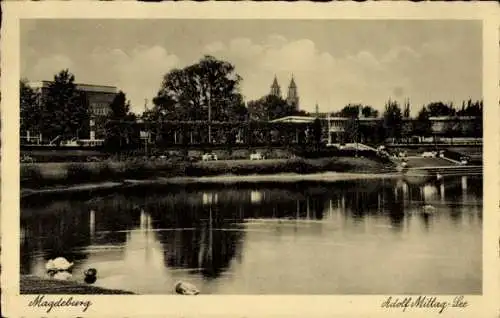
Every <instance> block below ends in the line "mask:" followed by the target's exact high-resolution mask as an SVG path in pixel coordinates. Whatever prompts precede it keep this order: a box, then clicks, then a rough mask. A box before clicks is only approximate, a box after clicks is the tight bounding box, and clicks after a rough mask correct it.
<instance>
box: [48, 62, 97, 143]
mask: <svg viewBox="0 0 500 318" xmlns="http://www.w3.org/2000/svg"><path fill="white" fill-rule="evenodd" d="M74 81H75V76H74V75H73V74H71V73H70V72H69V70H67V69H66V70H62V71H60V72H59V73H58V74H56V75H55V76H54V81H53V82H51V83H50V84H49V87H48V89H47V94H46V96H45V99H44V102H43V110H42V116H41V122H42V132H43V134H44V136H47V137H48V138H50V139H53V138H55V137H57V136H61V137H62V138H61V140H63V139H71V138H73V137H76V136H77V134H78V133H79V132H80V134H81V132H83V133H85V131H87V130H88V124H89V107H88V100H87V97H86V96H85V94H84V93H82V92H80V91H78V90H77V89H76V85H75V83H74Z"/></svg>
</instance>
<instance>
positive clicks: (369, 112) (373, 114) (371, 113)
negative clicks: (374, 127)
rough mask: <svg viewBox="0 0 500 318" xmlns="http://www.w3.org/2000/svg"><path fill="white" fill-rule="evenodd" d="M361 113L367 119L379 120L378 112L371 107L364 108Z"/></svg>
mask: <svg viewBox="0 0 500 318" xmlns="http://www.w3.org/2000/svg"><path fill="white" fill-rule="evenodd" d="M361 113H362V114H363V116H364V117H366V118H377V117H378V115H379V114H378V110H376V109H374V108H373V107H371V106H363V109H362V110H361Z"/></svg>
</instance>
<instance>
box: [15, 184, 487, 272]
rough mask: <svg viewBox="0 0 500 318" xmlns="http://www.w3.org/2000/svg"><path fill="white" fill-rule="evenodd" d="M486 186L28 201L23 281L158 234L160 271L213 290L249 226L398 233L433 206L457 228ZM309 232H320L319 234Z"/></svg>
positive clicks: (280, 189)
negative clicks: (46, 265)
mask: <svg viewBox="0 0 500 318" xmlns="http://www.w3.org/2000/svg"><path fill="white" fill-rule="evenodd" d="M481 184H482V180H481V179H480V178H471V177H468V178H466V179H464V178H461V177H456V178H453V177H447V178H445V179H444V180H443V181H442V184H438V183H430V184H425V185H422V184H420V185H418V184H408V183H406V182H404V181H402V180H369V181H367V180H363V181H349V182H346V181H344V182H336V183H331V184H319V183H307V184H299V185H294V186H286V185H283V184H281V185H275V186H268V185H267V186H266V187H265V188H259V187H256V186H253V187H250V188H238V187H233V188H231V189H223V190H222V189H219V190H210V189H196V188H194V189H182V188H174V189H172V188H153V189H144V190H142V192H141V191H134V192H131V193H125V192H124V193H119V194H115V195H110V196H103V197H98V198H80V199H79V200H75V199H61V200H50V201H48V202H47V201H44V200H42V199H32V200H23V202H22V209H21V213H22V216H21V227H22V231H23V234H24V239H23V240H22V241H21V272H22V273H23V274H27V273H32V272H33V271H34V269H33V268H34V264H35V263H36V262H40V261H43V260H47V259H49V258H53V257H56V256H63V257H66V258H67V259H68V260H69V261H75V262H76V263H78V262H79V261H82V260H84V259H86V258H88V256H89V253H92V249H91V248H90V247H93V246H94V247H95V246H118V247H120V246H124V245H126V244H127V242H128V241H127V240H128V236H127V233H128V232H130V231H132V230H134V229H137V228H141V229H142V230H145V231H150V232H154V233H155V235H154V239H155V240H158V241H159V243H158V244H159V246H161V249H162V253H163V256H164V257H163V260H162V261H163V262H164V264H163V265H162V266H164V267H166V268H170V269H173V270H175V269H185V270H189V271H190V272H191V273H193V274H194V275H198V274H200V275H201V277H203V278H204V279H205V280H212V279H214V278H218V277H220V276H221V275H224V273H225V272H226V271H228V270H229V269H230V268H231V266H232V262H240V263H241V262H242V260H243V258H244V257H245V255H244V254H243V252H242V250H243V243H244V240H245V236H246V233H247V231H250V230H251V229H250V228H249V226H248V223H247V222H248V221H249V220H263V221H266V220H271V221H272V220H291V221H293V220H296V221H297V222H296V223H295V225H293V226H294V228H293V229H294V231H295V233H302V234H304V233H306V232H305V231H306V230H305V227H299V226H298V225H299V223H300V222H303V221H309V222H310V223H311V224H313V223H314V222H320V223H321V222H326V223H328V222H329V223H334V222H336V220H337V216H336V215H337V214H335V213H337V212H335V211H338V213H340V214H339V215H338V217H340V218H343V219H344V220H352V221H353V222H355V223H356V222H358V223H359V222H364V220H365V219H366V218H367V217H370V218H372V217H376V218H379V219H384V220H386V221H385V222H387V224H388V225H390V227H391V228H392V229H393V230H394V231H395V232H396V233H397V232H400V231H401V230H402V229H403V228H404V226H405V218H406V219H407V220H409V218H410V214H411V213H413V212H414V211H418V210H419V209H420V208H421V207H422V206H423V205H425V204H434V205H436V206H440V205H441V206H447V207H448V208H449V210H448V211H450V212H449V213H450V217H451V218H453V219H454V220H457V222H458V221H459V220H460V218H461V215H462V213H463V209H462V208H461V205H463V204H466V203H467V202H479V204H481V202H482V199H481V195H482V186H481ZM471 200H472V201H471ZM474 200H476V201H474ZM334 210H335V211H334ZM412 211H413V212H412ZM144 215H147V217H148V224H149V225H148V226H147V227H146V228H145V227H144V224H145V223H144V222H145V219H144V217H145V216H144ZM480 216H481V214H480V213H479V217H480ZM433 217H434V216H432V215H423V214H421V215H420V216H419V217H418V218H417V219H420V220H421V222H422V224H423V226H424V228H425V229H427V230H429V229H430V227H431V225H432V218H433ZM141 220H142V221H141ZM280 224H281V225H277V226H276V230H277V231H285V230H286V228H285V227H284V224H285V223H280ZM287 224H288V223H287ZM292 224H293V223H292ZM307 224H309V223H307ZM311 229H313V230H314V231H322V227H320V226H318V227H314V228H311ZM278 234H279V233H278ZM152 237H153V236H152ZM143 248H145V247H143Z"/></svg>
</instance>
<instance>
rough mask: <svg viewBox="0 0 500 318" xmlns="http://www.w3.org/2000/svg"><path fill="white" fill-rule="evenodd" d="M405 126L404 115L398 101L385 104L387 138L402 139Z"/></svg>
mask: <svg viewBox="0 0 500 318" xmlns="http://www.w3.org/2000/svg"><path fill="white" fill-rule="evenodd" d="M402 124H403V115H402V113H401V108H400V107H399V104H398V103H397V102H396V101H392V100H389V101H388V102H387V103H386V104H385V111H384V129H385V131H386V136H387V137H389V138H393V140H395V139H399V138H400V137H401V130H402Z"/></svg>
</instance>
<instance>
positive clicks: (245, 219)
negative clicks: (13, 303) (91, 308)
mask: <svg viewBox="0 0 500 318" xmlns="http://www.w3.org/2000/svg"><path fill="white" fill-rule="evenodd" d="M484 27H485V24H484V22H483V21H482V20H479V19H435V18H434V19H414V20H412V19H354V18H353V19H338V18H337V19H335V18H332V19H326V18H325V19H312V18H293V19H292V18H289V19H283V18H279V19H271V18H257V17H255V18H251V19H249V18H246V19H230V18H186V17H184V18H181V17H179V18H175V19H174V18H154V19H153V18H148V19H139V18H137V19H130V18H127V19H125V18H85V19H78V18H64V19H62V18H57V17H54V18H25V19H20V20H19V35H18V36H19V51H18V53H19V73H18V75H19V76H18V77H17V78H15V79H12V80H15V81H16V85H18V90H19V95H17V96H18V102H19V108H18V111H17V112H18V116H19V117H18V118H19V125H18V126H17V128H18V135H17V138H18V141H16V142H18V143H19V157H18V166H17V167H18V168H16V169H18V171H19V183H20V190H19V223H18V224H19V235H18V248H19V266H18V269H17V271H18V273H19V293H20V294H21V296H28V295H31V296H33V297H30V298H29V299H30V300H31V302H30V305H29V306H58V305H50V304H49V303H47V304H45V305H44V300H43V299H44V297H46V298H45V299H48V298H47V297H48V296H46V295H53V294H58V295H73V298H71V299H73V300H68V301H69V303H71V302H72V301H74V302H75V304H72V305H73V306H78V304H76V299H84V298H81V297H85V295H143V296H148V295H149V296H153V295H171V296H172V297H180V298H179V299H185V298H186V297H187V296H191V297H189V299H198V298H203V296H205V295H212V296H217V295H218V296H222V295H267V296H271V295H285V296H286V295H289V296H291V295H303V296H314V295H316V296H319V295H323V296H342V295H343V296H360V295H373V296H374V295H413V296H412V297H414V300H415V301H416V302H417V305H416V306H417V307H420V308H423V307H427V308H432V307H439V308H441V307H443V308H441V309H442V310H444V308H445V307H446V308H448V307H450V308H451V307H460V306H461V307H463V308H465V307H466V306H467V302H466V301H465V298H466V296H464V295H469V296H481V295H483V293H484V292H485V289H484V288H485V287H484V286H485V279H487V278H485V277H484V266H485V263H484V257H483V253H485V249H484V246H485V242H484V239H483V238H484V233H485V232H484V231H485V230H484V222H483V214H485V213H488V212H495V211H483V210H484V209H483V207H484V204H485V201H484V199H483V198H484V195H485V193H486V192H487V191H488V189H487V188H486V186H484V187H483V183H484V180H485V178H487V177H486V176H485V173H484V171H485V170H484V169H485V162H486V160H485V153H486V152H485V148H486V147H485V142H484V138H483V136H484V132H485V129H486V128H485V122H486V119H487V118H485V116H483V115H484V114H485V113H486V110H485V109H486V108H489V107H498V103H497V102H495V104H493V105H488V103H487V102H486V101H487V100H486V99H485V97H484V96H485V95H484V94H485V93H484V92H485V89H484V85H485V83H486V82H487V80H486V79H485V78H484V73H483V72H484V65H485V61H484V56H485V52H484V34H485V32H484ZM497 35H498V34H497ZM497 42H498V41H497ZM497 55H498V54H497V53H495V56H497ZM497 80H498V79H495V82H497ZM495 85H496V84H495ZM495 87H496V86H495ZM490 100H491V99H490ZM3 106H5V105H3ZM497 130H498V129H495V131H497ZM4 136H5V135H4ZM490 140H491V139H490ZM495 140H496V139H495ZM2 145H4V140H2ZM496 148H498V146H497V147H496ZM495 162H498V160H497V159H495ZM496 177H497V176H496ZM496 177H495V178H496ZM490 180H491V179H490ZM9 187H10V185H9ZM12 187H15V185H12ZM495 187H496V185H495ZM492 189H493V188H492ZM495 189H496V188H495ZM4 193H5V192H4ZM496 195H498V194H496ZM495 202H496V201H495ZM496 205H497V204H495V206H496ZM2 236H3V235H2ZM11 248H13V247H11ZM2 251H3V249H2ZM2 267H3V266H2ZM36 295H39V296H36ZM419 295H423V296H419ZM433 295H451V296H450V297H449V298H450V299H451V300H453V301H451V300H450V303H447V305H446V304H443V305H440V304H439V299H437V298H435V297H434V299H433V298H432V297H433ZM195 296H196V297H195ZM78 297H79V298H78ZM417 297H420V298H418V299H417ZM464 297H465V298H464ZM54 299H59V298H57V297H56V298H54ZM127 299H128V298H127ZM391 299H392V300H391ZM380 300H381V301H380V302H382V301H384V300H386V302H384V303H382V305H381V307H382V308H384V307H386V308H387V309H389V307H397V306H398V305H397V301H398V300H397V299H396V297H395V296H393V297H388V298H387V297H386V298H383V299H382V298H380ZM391 301H392V302H391ZM45 302H47V301H46V300H45ZM65 304H66V305H67V304H68V303H65ZM80 305H82V306H84V304H83V303H82V304H80ZM455 305H456V306H455ZM61 306H62V305H61ZM379 307H380V306H379ZM50 308H52V307H50ZM82 308H83V307H82ZM52 310H54V311H56V309H55V307H54V309H52ZM442 310H441V311H442ZM449 310H450V311H451V310H452V309H449ZM433 312H434V313H437V312H439V310H437V309H435V308H434V310H433Z"/></svg>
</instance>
